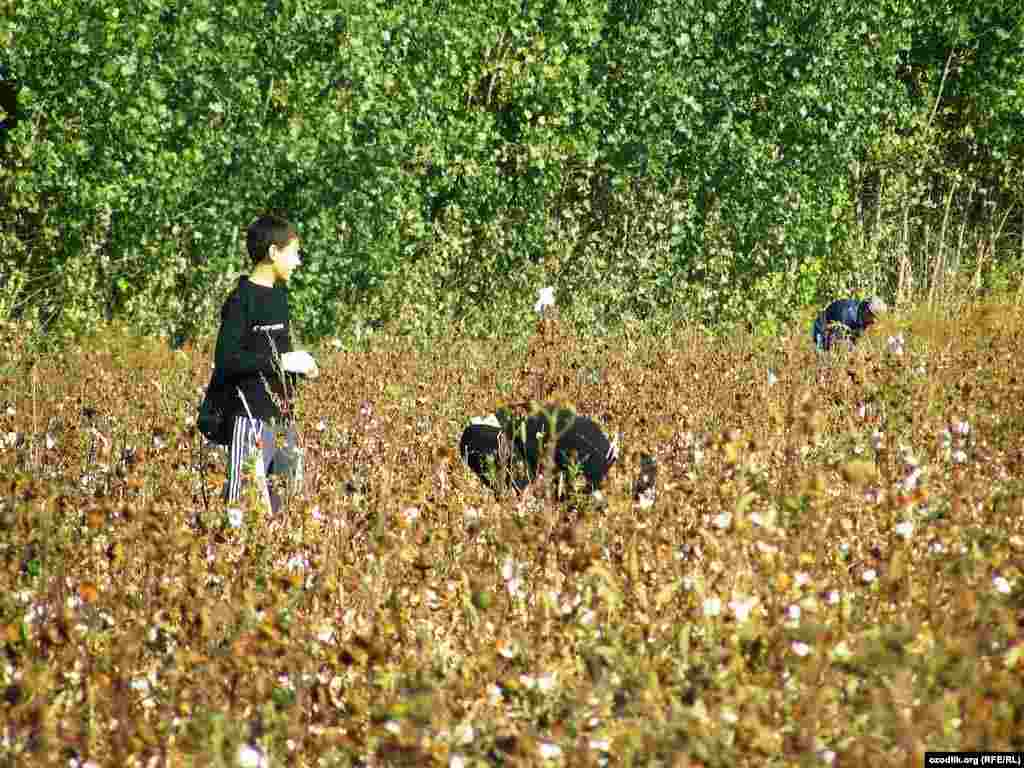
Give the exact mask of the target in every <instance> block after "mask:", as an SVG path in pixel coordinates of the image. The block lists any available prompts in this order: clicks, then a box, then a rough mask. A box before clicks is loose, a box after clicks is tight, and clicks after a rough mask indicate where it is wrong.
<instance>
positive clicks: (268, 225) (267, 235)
mask: <svg viewBox="0 0 1024 768" xmlns="http://www.w3.org/2000/svg"><path fill="white" fill-rule="evenodd" d="M298 236H299V233H298V232H296V231H295V227H293V226H292V225H291V224H289V223H288V220H287V219H283V218H281V217H280V216H274V215H272V214H266V215H264V216H260V217H259V218H258V219H256V221H254V222H253V223H252V224H250V225H249V229H248V231H247V232H246V234H245V246H246V248H247V249H248V250H249V258H250V259H252V263H253V264H259V263H260V262H261V261H264V260H266V259H267V258H268V257H269V255H270V246H272V245H276V246H277V247H278V248H284V247H285V246H286V245H288V243H290V242H291V241H292V240H294V239H295V238H297V237H298Z"/></svg>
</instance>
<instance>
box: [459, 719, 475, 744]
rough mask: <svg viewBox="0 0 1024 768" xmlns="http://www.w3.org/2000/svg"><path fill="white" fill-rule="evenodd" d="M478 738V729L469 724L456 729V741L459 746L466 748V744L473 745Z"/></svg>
mask: <svg viewBox="0 0 1024 768" xmlns="http://www.w3.org/2000/svg"><path fill="white" fill-rule="evenodd" d="M475 738H476V729H475V728H474V727H473V726H472V725H470V724H469V723H463V724H462V725H460V726H458V727H457V728H456V729H455V741H456V743H457V744H461V745H463V746H465V745H466V744H472V743H473V740H474V739H475Z"/></svg>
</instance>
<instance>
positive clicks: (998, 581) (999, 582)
mask: <svg viewBox="0 0 1024 768" xmlns="http://www.w3.org/2000/svg"><path fill="white" fill-rule="evenodd" d="M992 586H993V587H995V589H996V592H998V593H999V594H1001V595H1008V594H1010V592H1011V590H1012V588H1011V587H1010V582H1008V581H1007V580H1006V579H1005V578H1003V577H1002V576H996V577H995V578H994V579H992Z"/></svg>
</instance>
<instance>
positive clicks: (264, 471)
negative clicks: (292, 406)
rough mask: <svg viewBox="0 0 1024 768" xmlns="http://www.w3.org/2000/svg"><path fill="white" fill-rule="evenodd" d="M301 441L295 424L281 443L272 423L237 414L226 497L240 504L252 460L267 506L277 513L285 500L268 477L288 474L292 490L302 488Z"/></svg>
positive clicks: (229, 501)
mask: <svg viewBox="0 0 1024 768" xmlns="http://www.w3.org/2000/svg"><path fill="white" fill-rule="evenodd" d="M297 442H298V435H297V434H296V432H295V428H294V427H289V428H288V430H287V432H286V434H285V441H284V445H278V444H277V435H276V434H275V432H274V429H273V428H272V427H271V425H270V424H268V423H266V422H264V421H263V420H262V419H250V418H248V417H246V416H238V417H236V418H235V426H234V429H233V430H232V434H231V445H230V446H229V447H228V478H227V482H226V483H225V486H224V500H225V501H226V502H227V503H228V504H237V503H238V499H239V497H240V496H241V495H242V489H243V487H244V486H245V467H246V465H247V464H248V463H249V462H252V464H253V465H254V470H255V481H256V483H257V484H258V486H259V491H260V494H261V495H262V497H263V502H264V503H265V504H266V506H267V509H269V510H271V511H272V512H276V511H277V510H278V509H279V508H280V507H281V503H282V500H281V498H280V497H279V496H278V494H277V492H276V491H272V490H271V489H270V487H269V485H268V482H267V476H268V475H269V474H284V475H286V476H287V477H288V481H289V488H290V490H291V491H292V492H295V491H297V490H298V489H299V488H300V487H301V485H302V455H301V451H299V449H298V448H297Z"/></svg>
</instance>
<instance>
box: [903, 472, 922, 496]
mask: <svg viewBox="0 0 1024 768" xmlns="http://www.w3.org/2000/svg"><path fill="white" fill-rule="evenodd" d="M920 482H921V468H920V467H915V468H914V470H913V471H912V472H911V473H910V474H909V475H907V476H906V478H904V480H903V490H904V491H907V492H909V491H912V490H914V489H915V488H917V486H918V483H920Z"/></svg>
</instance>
